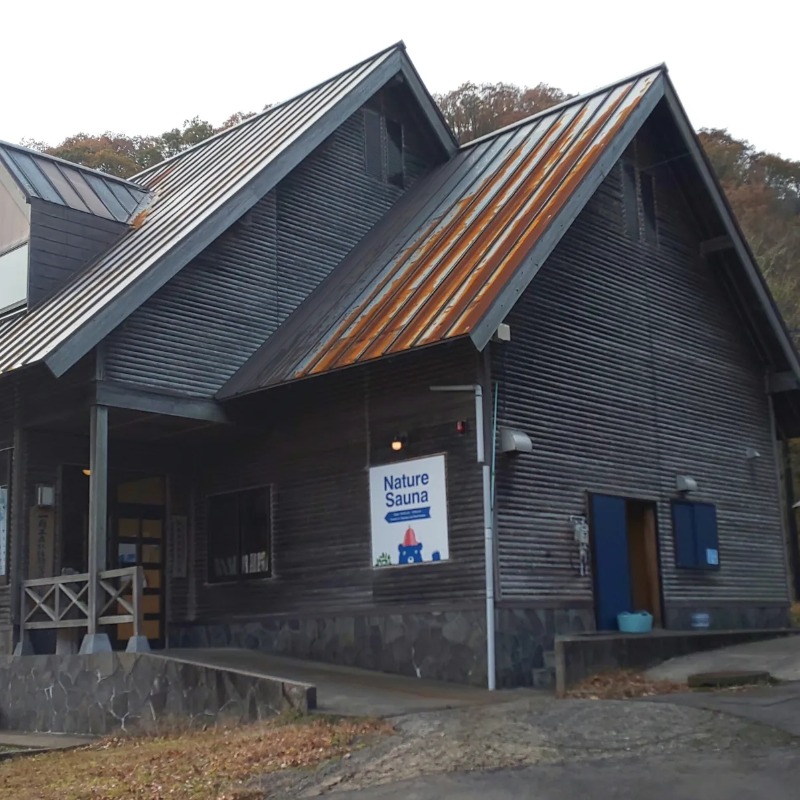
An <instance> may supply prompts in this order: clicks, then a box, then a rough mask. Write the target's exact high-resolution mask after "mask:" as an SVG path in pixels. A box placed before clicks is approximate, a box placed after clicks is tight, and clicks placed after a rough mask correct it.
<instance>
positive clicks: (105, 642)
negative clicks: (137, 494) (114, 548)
mask: <svg viewBox="0 0 800 800" xmlns="http://www.w3.org/2000/svg"><path fill="white" fill-rule="evenodd" d="M89 438H90V443H89V448H90V450H89V469H90V471H91V474H90V475H89V625H88V631H87V633H86V636H84V638H83V642H82V643H81V650H80V651H81V653H105V652H109V651H110V650H111V642H110V640H109V638H108V634H106V633H98V631H97V619H98V617H99V616H100V608H99V605H100V598H99V597H98V590H99V573H100V572H102V571H103V570H104V569H105V568H106V542H107V536H108V530H107V527H108V525H107V522H108V406H101V405H93V406H92V410H91V422H90V431H89Z"/></svg>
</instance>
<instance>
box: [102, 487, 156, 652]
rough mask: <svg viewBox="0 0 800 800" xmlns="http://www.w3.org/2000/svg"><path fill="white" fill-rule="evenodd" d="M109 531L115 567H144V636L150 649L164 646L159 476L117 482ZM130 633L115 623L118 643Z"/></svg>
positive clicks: (130, 627)
mask: <svg viewBox="0 0 800 800" xmlns="http://www.w3.org/2000/svg"><path fill="white" fill-rule="evenodd" d="M116 498H117V501H116V503H115V505H114V513H113V520H112V534H113V539H114V544H113V550H112V557H113V559H114V561H115V563H114V564H113V566H115V567H131V566H134V565H141V566H142V567H143V568H144V596H143V598H142V610H143V617H144V630H143V633H144V635H145V636H146V637H147V638H148V640H149V641H150V646H151V647H153V648H158V647H163V645H164V561H165V556H166V553H165V546H166V537H165V508H166V506H165V503H164V487H163V479H162V478H155V479H154V478H145V479H140V480H136V481H127V482H125V483H120V484H119V485H118V486H117V491H116ZM132 635H133V626H132V625H131V624H129V623H127V624H123V625H117V630H116V638H117V642H118V644H119V645H121V646H124V644H125V642H127V640H128V639H129V638H130V637H131V636H132Z"/></svg>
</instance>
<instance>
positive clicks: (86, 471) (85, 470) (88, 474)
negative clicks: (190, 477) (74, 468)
mask: <svg viewBox="0 0 800 800" xmlns="http://www.w3.org/2000/svg"><path fill="white" fill-rule="evenodd" d="M81 472H82V473H83V474H84V475H85V476H86V477H87V478H88V477H89V476H90V475H91V474H92V471H91V470H90V469H89V468H88V467H87V468H86V469H82V470H81Z"/></svg>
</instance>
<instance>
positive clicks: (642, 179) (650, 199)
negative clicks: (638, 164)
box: [639, 172, 658, 244]
mask: <svg viewBox="0 0 800 800" xmlns="http://www.w3.org/2000/svg"><path fill="white" fill-rule="evenodd" d="M639 184H640V186H641V192H642V212H643V214H644V239H645V241H646V242H650V243H651V244H655V243H656V240H657V238H658V237H657V223H656V187H655V178H654V177H653V176H652V175H651V174H650V173H649V172H640V173H639Z"/></svg>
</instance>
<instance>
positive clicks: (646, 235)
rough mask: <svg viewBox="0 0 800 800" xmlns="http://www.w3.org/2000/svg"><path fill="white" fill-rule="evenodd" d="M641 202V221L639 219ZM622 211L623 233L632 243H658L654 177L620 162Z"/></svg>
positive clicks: (625, 162)
mask: <svg viewBox="0 0 800 800" xmlns="http://www.w3.org/2000/svg"><path fill="white" fill-rule="evenodd" d="M640 201H641V210H642V219H641V220H640V218H639V202H640ZM622 209H623V216H624V218H625V232H626V233H627V234H628V237H629V238H631V239H633V240H634V241H636V242H638V241H645V242H647V243H648V244H657V242H658V220H657V218H656V184H655V176H654V175H652V174H651V173H649V172H642V171H641V170H639V169H637V168H636V167H635V166H634V165H633V164H632V163H631V162H629V161H623V162H622Z"/></svg>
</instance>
